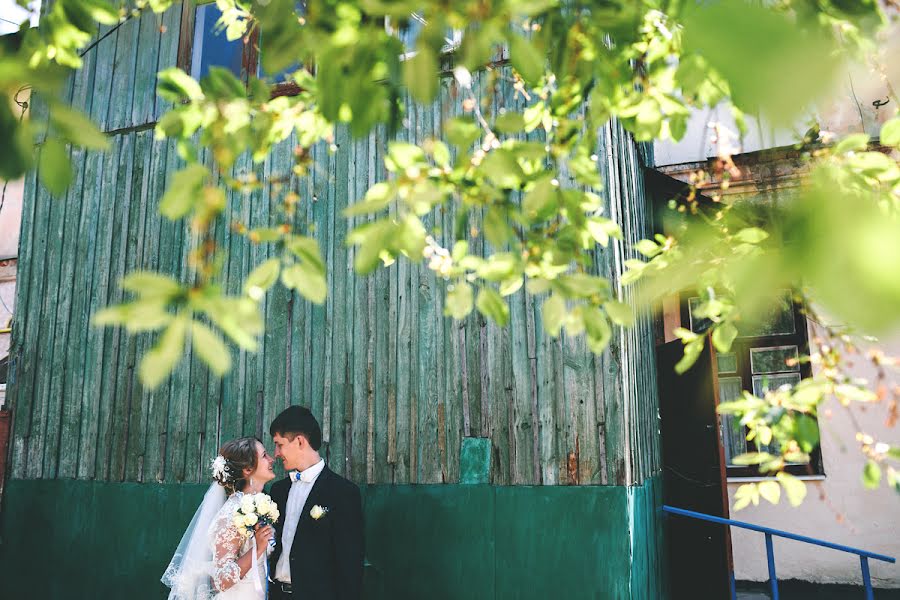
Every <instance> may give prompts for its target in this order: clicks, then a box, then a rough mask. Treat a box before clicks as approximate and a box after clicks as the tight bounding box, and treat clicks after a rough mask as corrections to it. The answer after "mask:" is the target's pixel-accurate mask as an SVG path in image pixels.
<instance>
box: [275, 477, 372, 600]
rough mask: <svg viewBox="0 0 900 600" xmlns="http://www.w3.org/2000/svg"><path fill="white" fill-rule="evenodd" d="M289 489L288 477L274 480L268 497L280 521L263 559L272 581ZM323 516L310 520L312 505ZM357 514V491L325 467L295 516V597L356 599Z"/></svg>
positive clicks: (360, 548)
mask: <svg viewBox="0 0 900 600" xmlns="http://www.w3.org/2000/svg"><path fill="white" fill-rule="evenodd" d="M290 489H291V481H290V479H288V478H284V479H281V480H279V481H276V482H275V483H274V484H273V485H272V488H271V493H270V495H271V497H272V500H274V501H275V502H276V503H277V504H278V510H279V512H281V519H279V520H278V523H276V524H275V541H276V544H275V550H274V551H273V552H272V555H271V557H270V558H269V573H270V576H271V577H272V578H273V579H274V577H275V566H276V565H277V564H278V559H279V557H280V556H281V550H282V546H281V533H282V531H283V529H284V521H285V519H287V500H288V493H289V492H290ZM317 504H318V505H319V506H321V507H323V508H327V509H328V512H327V513H325V515H323V516H322V517H321V518H319V519H313V518H312V517H311V516H310V514H309V511H310V510H311V509H312V507H313V506H315V505H317ZM363 555H364V543H363V516H362V502H361V499H360V494H359V488H358V487H356V484H354V483H353V482H352V481H348V480H347V479H344V478H343V477H341V476H340V475H338V474H337V473H335V472H334V471H332V470H331V469H329V468H328V467H327V466H326V467H325V468H324V469H323V470H322V472H321V473H320V474H319V477H318V479H316V483H315V484H313V488H312V490H310V492H309V498H307V500H306V505H305V506H304V507H303V512H301V513H300V521H299V523H298V524H297V533H296V534H295V535H294V543H293V545H292V546H291V556H290V561H291V562H290V564H291V583H292V584H293V586H294V589H295V592H294V596H295V597H297V598H298V599H301V600H302V599H304V598H309V599H314V600H359V598H360V597H361V596H362V579H363Z"/></svg>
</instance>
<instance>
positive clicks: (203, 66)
mask: <svg viewBox="0 0 900 600" xmlns="http://www.w3.org/2000/svg"><path fill="white" fill-rule="evenodd" d="M221 17H222V11H220V10H219V8H218V7H217V6H216V5H215V4H201V5H199V6H197V8H196V11H195V13H194V37H193V48H192V49H191V77H193V78H194V79H200V78H202V77H205V76H206V75H207V74H208V73H209V68H210V67H224V68H226V69H228V70H229V71H231V72H232V73H234V74H235V75H236V76H238V77H241V78H242V79H243V74H242V71H243V66H244V54H245V51H246V50H245V48H244V42H243V40H241V39H237V40H233V41H229V40H228V38H227V37H225V34H224V32H220V31H219V30H218V28H217V27H216V23H217V22H218V20H219V19H220V18H221Z"/></svg>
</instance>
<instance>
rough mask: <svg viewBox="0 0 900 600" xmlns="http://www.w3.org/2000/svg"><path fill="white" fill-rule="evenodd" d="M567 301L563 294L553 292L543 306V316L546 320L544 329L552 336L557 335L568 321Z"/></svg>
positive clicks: (544, 320)
mask: <svg viewBox="0 0 900 600" xmlns="http://www.w3.org/2000/svg"><path fill="white" fill-rule="evenodd" d="M566 316H567V313H566V301H565V300H563V298H562V297H561V296H557V295H556V294H553V295H552V296H550V297H549V298H547V299H546V300H544V304H543V306H542V307H541V317H542V319H543V322H544V331H546V332H547V335H549V336H550V337H557V336H558V335H559V330H560V329H562V326H563V323H565V321H566Z"/></svg>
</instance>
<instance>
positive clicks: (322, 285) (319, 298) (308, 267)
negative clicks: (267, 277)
mask: <svg viewBox="0 0 900 600" xmlns="http://www.w3.org/2000/svg"><path fill="white" fill-rule="evenodd" d="M281 283H283V284H284V287H286V288H289V289H293V290H297V292H299V293H300V295H301V296H303V297H304V298H306V299H307V300H309V301H310V302H314V303H315V304H322V303H324V302H325V298H326V297H327V295H328V281H327V279H326V277H325V272H324V271H323V270H320V269H318V268H317V267H316V266H315V265H314V264H312V263H309V262H299V263H295V264H293V265H291V266H289V267H286V268H285V269H283V270H282V271H281Z"/></svg>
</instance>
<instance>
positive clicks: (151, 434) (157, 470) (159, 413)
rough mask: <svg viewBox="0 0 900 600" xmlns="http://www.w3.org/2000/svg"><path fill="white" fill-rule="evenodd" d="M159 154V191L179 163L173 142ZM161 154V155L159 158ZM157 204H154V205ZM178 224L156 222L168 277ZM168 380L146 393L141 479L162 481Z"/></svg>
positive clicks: (177, 252)
mask: <svg viewBox="0 0 900 600" xmlns="http://www.w3.org/2000/svg"><path fill="white" fill-rule="evenodd" d="M157 152H158V153H160V159H159V164H160V165H161V166H162V165H165V169H164V172H165V174H166V176H165V178H162V179H161V180H160V181H159V188H158V190H159V192H160V193H161V192H164V191H165V189H166V188H167V186H168V185H169V183H170V180H171V177H170V174H171V173H172V171H174V170H175V169H176V168H177V165H179V164H180V161H179V160H178V155H177V153H176V150H175V144H174V143H172V142H166V143H164V144H161V145H160V146H159V147H158V150H157ZM163 157H164V158H163ZM157 206H158V204H157ZM179 239H180V238H179V226H178V224H175V223H173V222H171V221H169V220H168V219H164V218H161V219H160V221H159V254H158V259H157V261H158V262H156V263H155V265H154V264H153V263H151V265H150V266H157V270H158V271H160V272H161V273H164V274H166V275H169V276H171V277H175V278H178V269H177V268H176V265H178V264H180V262H181V247H180V245H179V244H180V241H179ZM158 339H159V336H158V335H154V336H153V337H152V339H151V341H150V343H151V344H156V343H157V341H158ZM169 389H170V388H169V385H168V383H163V384H161V385H160V386H159V387H157V388H156V389H155V390H153V391H152V392H151V393H150V401H149V411H148V418H147V435H146V438H145V439H146V441H145V444H146V450H145V452H144V467H143V473H144V481H158V482H162V481H164V480H165V479H166V476H167V469H166V454H167V446H168V417H169V399H170V392H169Z"/></svg>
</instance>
